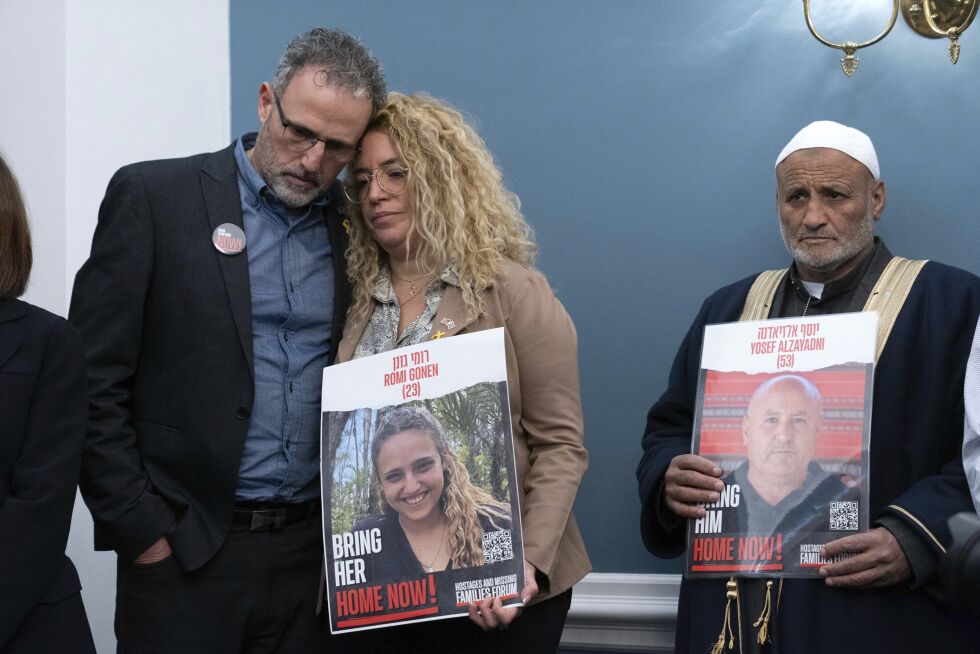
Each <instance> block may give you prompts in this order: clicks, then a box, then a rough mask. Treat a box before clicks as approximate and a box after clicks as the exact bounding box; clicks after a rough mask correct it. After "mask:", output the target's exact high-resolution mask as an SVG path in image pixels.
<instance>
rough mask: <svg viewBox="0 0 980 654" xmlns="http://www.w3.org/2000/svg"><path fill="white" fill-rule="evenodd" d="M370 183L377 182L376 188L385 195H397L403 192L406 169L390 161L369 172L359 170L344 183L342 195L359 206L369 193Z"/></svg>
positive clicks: (406, 174) (406, 179) (406, 177)
mask: <svg viewBox="0 0 980 654" xmlns="http://www.w3.org/2000/svg"><path fill="white" fill-rule="evenodd" d="M372 181H376V182H378V187H379V188H381V190H382V191H384V192H385V193H390V194H391V195H398V194H399V193H401V192H402V191H404V190H405V183H406V182H407V181H408V168H406V167H405V166H403V165H402V164H400V163H398V162H397V161H392V162H391V163H386V164H384V165H383V166H378V167H377V168H372V169H371V170H359V171H357V172H356V173H354V177H353V179H349V180H347V181H346V182H345V183H344V195H346V196H347V199H348V200H350V201H351V202H353V203H354V204H360V203H361V202H364V199H365V198H366V197H367V196H368V193H370V191H371V182H372Z"/></svg>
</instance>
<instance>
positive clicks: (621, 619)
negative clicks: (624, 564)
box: [561, 572, 681, 652]
mask: <svg viewBox="0 0 980 654" xmlns="http://www.w3.org/2000/svg"><path fill="white" fill-rule="evenodd" d="M680 585H681V576H680V575H665V574H620V573H608V572H593V573H591V574H589V575H587V576H586V577H585V579H583V580H582V581H580V582H579V583H578V584H576V586H575V590H574V591H573V593H572V607H571V609H570V610H569V612H568V619H567V620H566V621H565V631H564V633H563V634H562V639H561V646H562V648H563V649H569V650H576V649H580V650H581V649H585V650H598V651H606V652H672V651H674V623H675V621H676V620H677V595H678V592H679V591H680Z"/></svg>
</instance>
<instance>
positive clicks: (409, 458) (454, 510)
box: [354, 406, 511, 580]
mask: <svg viewBox="0 0 980 654" xmlns="http://www.w3.org/2000/svg"><path fill="white" fill-rule="evenodd" d="M371 462H372V468H373V470H374V477H375V479H374V482H375V483H376V484H377V488H378V489H379V492H378V499H379V501H380V503H381V506H382V507H383V512H382V513H380V514H376V515H371V516H367V517H365V518H362V519H360V520H358V521H357V523H356V524H355V525H354V531H359V530H363V529H373V528H378V529H380V530H381V540H382V542H383V543H384V547H385V555H384V556H379V557H376V559H375V561H374V564H373V565H372V566H371V567H372V569H371V570H369V574H368V578H369V579H372V578H373V579H375V580H381V579H391V578H396V577H404V576H407V575H412V576H416V575H421V574H422V573H425V572H441V571H443V570H447V569H453V570H458V569H461V568H470V567H474V566H479V565H483V563H484V554H483V548H482V541H483V534H484V533H487V532H492V531H499V530H502V529H510V527H511V519H510V510H511V509H510V505H509V504H507V503H505V502H503V501H500V500H498V499H496V498H494V497H493V495H491V494H490V493H489V492H488V491H486V490H484V489H483V488H481V487H479V486H477V485H475V484H473V482H472V481H471V479H470V474H469V472H468V471H467V469H466V467H465V466H464V465H463V464H462V463H461V462H460V460H459V458H458V457H457V456H456V453H455V452H454V451H453V448H452V447H450V444H449V440H448V439H447V437H446V434H445V431H444V430H443V427H442V425H440V424H439V422H438V421H437V420H436V419H435V417H434V416H433V415H432V414H431V413H430V412H429V411H428V410H426V409H425V408H424V407H406V406H402V407H396V408H393V409H390V410H389V411H387V412H386V413H385V414H384V415H383V417H382V418H381V419H380V421H379V424H378V428H377V431H376V432H375V435H374V438H373V439H372V441H371Z"/></svg>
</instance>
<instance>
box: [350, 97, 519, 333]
mask: <svg viewBox="0 0 980 654" xmlns="http://www.w3.org/2000/svg"><path fill="white" fill-rule="evenodd" d="M370 131H380V132H383V133H384V134H386V135H387V136H388V138H389V139H391V144H392V147H394V149H395V151H396V152H397V153H398V156H399V159H400V160H401V162H402V164H404V165H405V167H406V168H408V180H409V184H408V186H407V187H406V192H410V193H411V194H412V196H411V206H412V207H413V208H414V220H413V222H412V229H411V231H410V233H409V236H408V239H409V243H408V248H407V251H409V252H412V253H414V256H416V257H418V255H419V254H420V253H421V254H422V255H423V256H424V257H425V259H426V261H427V262H428V263H429V265H430V266H433V268H434V269H432V270H428V271H426V272H428V273H438V272H440V271H441V270H442V268H443V267H445V266H446V265H448V264H453V265H455V267H456V270H457V272H458V274H459V280H460V289H461V291H462V296H463V303H464V306H465V307H466V311H467V314H469V316H471V317H473V318H475V317H478V316H479V315H480V314H482V313H483V311H484V308H485V307H484V306H483V304H484V303H483V299H482V297H481V294H482V293H483V291H485V290H486V289H487V288H489V287H490V286H491V285H492V284H493V280H494V276H495V275H496V273H497V272H498V268H499V265H500V262H501V261H502V260H503V259H511V260H513V261H516V262H518V263H522V264H526V265H531V264H533V262H534V257H535V255H536V254H537V246H536V245H535V243H534V234H533V232H532V230H531V227H530V226H529V225H528V224H527V222H526V221H525V220H524V216H522V215H521V211H520V201H519V200H518V199H517V196H516V195H514V194H513V193H511V192H510V191H508V190H507V189H506V188H505V187H504V182H503V175H502V174H501V172H500V170H499V169H498V168H497V166H496V165H495V164H494V161H493V156H492V155H491V154H490V152H489V151H488V150H487V146H486V144H485V143H484V142H483V139H481V138H480V136H479V135H478V134H477V133H476V131H475V130H474V129H473V128H472V127H470V126H469V125H468V124H467V123H466V121H465V119H464V118H463V116H462V114H460V112H459V111H457V110H456V109H454V108H453V107H451V106H449V105H447V104H446V103H444V102H442V101H440V100H437V99H435V98H433V97H431V96H429V95H425V94H415V95H405V94H402V93H389V94H388V100H387V102H385V104H384V105H383V106H382V107H381V108H380V109H379V110H378V112H377V114H376V115H375V116H374V118H373V119H372V120H371V122H370V123H369V124H368V127H367V130H366V132H370ZM353 174H354V163H351V164H350V165H349V166H348V169H347V175H348V179H353ZM348 209H349V211H350V214H351V220H350V222H349V232H350V245H349V247H348V248H347V252H346V256H347V274H348V276H349V277H350V280H351V283H352V284H353V298H352V302H351V308H350V315H351V317H352V318H353V319H354V321H355V322H360V321H361V320H366V319H367V318H368V317H369V316H370V313H371V310H372V308H373V304H372V299H371V293H372V291H373V290H374V287H375V284H376V282H377V279H378V273H379V272H380V270H381V269H382V268H383V267H384V266H386V265H387V254H386V253H385V251H384V250H383V249H381V248H380V247H379V246H378V244H377V242H376V241H375V240H374V238H373V237H372V235H371V232H370V231H369V230H368V229H367V227H366V226H365V225H364V220H363V217H362V215H361V211H360V206H359V205H357V204H354V203H349V205H348ZM413 241H417V242H418V245H417V246H416V245H413Z"/></svg>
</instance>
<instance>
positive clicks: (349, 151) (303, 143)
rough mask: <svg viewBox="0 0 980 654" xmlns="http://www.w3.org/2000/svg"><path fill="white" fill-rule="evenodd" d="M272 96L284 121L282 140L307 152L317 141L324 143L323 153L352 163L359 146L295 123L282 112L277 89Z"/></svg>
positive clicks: (281, 119)
mask: <svg viewBox="0 0 980 654" xmlns="http://www.w3.org/2000/svg"><path fill="white" fill-rule="evenodd" d="M272 97H273V98H274V99H275V101H276V111H278V112H279V122H281V123H282V140H283V142H285V143H286V145H288V146H289V147H291V148H292V149H293V150H295V151H297V152H306V151H307V150H309V149H310V148H312V147H313V146H314V145H316V144H317V143H323V155H324V156H325V157H327V158H328V159H331V160H332V161H336V162H337V163H345V164H346V163H350V162H351V161H353V160H354V157H355V156H356V155H357V147H355V146H353V145H348V144H347V143H341V142H340V141H335V140H333V139H321V138H320V137H319V136H317V135H316V134H314V133H313V132H311V131H310V130H308V129H306V128H305V127H300V126H299V125H294V124H293V123H291V122H289V120H288V119H287V118H286V114H284V113H283V112H282V104H281V103H280V102H279V96H278V95H277V94H276V92H275V91H273V92H272Z"/></svg>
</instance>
